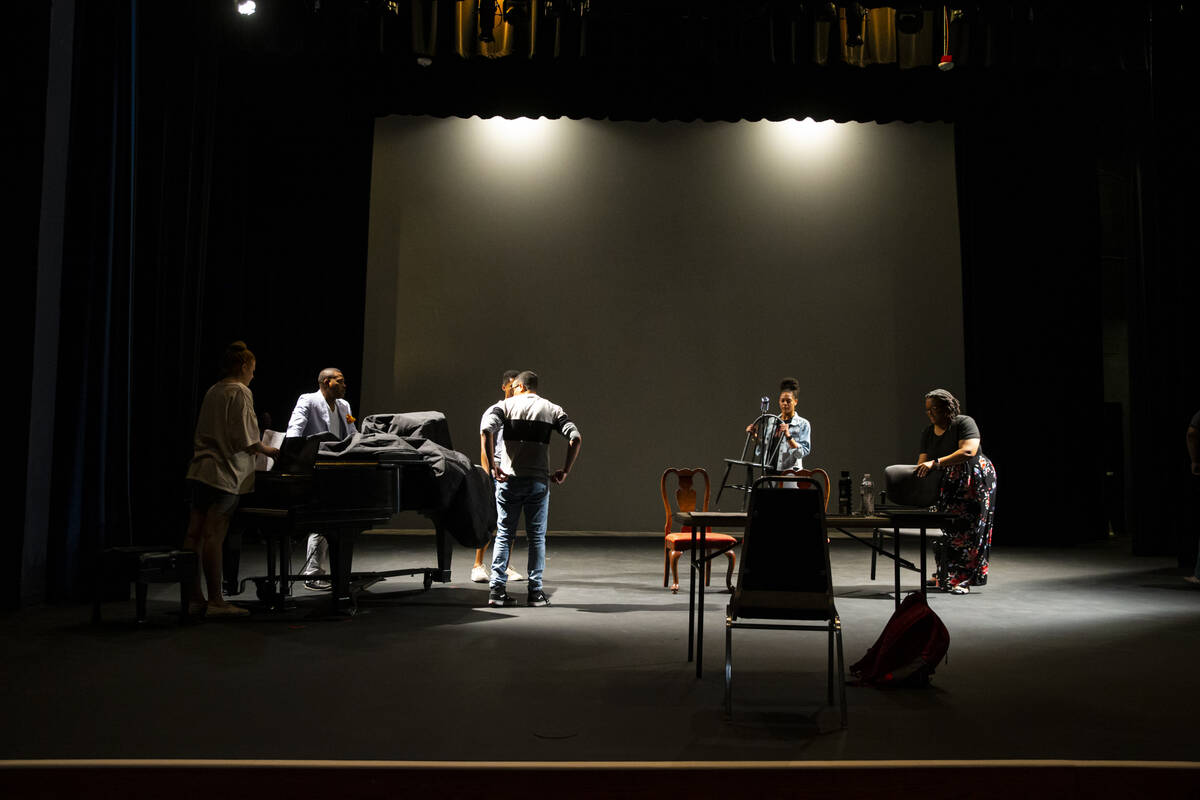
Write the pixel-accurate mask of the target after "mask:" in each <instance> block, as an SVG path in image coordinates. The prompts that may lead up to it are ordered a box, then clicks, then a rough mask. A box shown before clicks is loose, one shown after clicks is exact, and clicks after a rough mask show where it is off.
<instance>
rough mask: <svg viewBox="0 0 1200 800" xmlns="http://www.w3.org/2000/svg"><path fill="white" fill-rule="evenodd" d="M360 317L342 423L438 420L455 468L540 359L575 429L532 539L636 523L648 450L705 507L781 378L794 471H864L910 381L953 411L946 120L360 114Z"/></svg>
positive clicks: (652, 469)
mask: <svg viewBox="0 0 1200 800" xmlns="http://www.w3.org/2000/svg"><path fill="white" fill-rule="evenodd" d="M365 313H366V320H365V323H366V324H365V341H364V344H363V370H364V373H363V375H362V377H361V380H362V394H361V396H362V407H361V408H360V409H357V410H356V413H358V414H359V416H363V415H366V414H371V413H377V412H391V411H422V410H440V411H443V412H445V414H446V416H447V418H448V419H449V422H450V425H451V430H452V435H453V438H454V445H455V447H456V449H458V450H461V451H462V452H465V453H467V454H468V455H470V456H471V457H472V458H473V459H477V458H478V452H479V445H478V423H479V417H480V414H481V413H482V411H483V410H484V409H485V408H486V407H487V406H488V405H489V404H490V403H492V402H494V401H495V400H496V399H498V398H499V391H498V387H499V383H500V375H501V372H502V371H503V370H505V369H532V370H534V371H536V372H538V373H539V375H540V376H541V394H542V395H544V396H545V397H547V398H549V399H551V400H553V401H554V402H556V403H558V404H560V405H562V406H563V407H564V408H565V409H566V410H567V412H568V414H570V416H571V418H572V419H573V420H575V422H576V423H577V424H578V425H579V427H580V429H581V431H582V432H583V436H584V444H583V451H582V455H581V457H580V460H579V462H578V464H577V466H576V468H575V470H574V471H573V472H572V473H571V476H570V478H569V479H568V481H567V482H566V484H564V485H563V486H561V487H555V488H554V489H553V490H552V492H551V496H552V500H551V504H550V530H551V532H553V531H555V530H583V531H631V530H635V531H653V530H658V529H661V526H662V524H663V514H662V506H661V501H660V499H659V489H658V481H659V476H660V475H661V473H662V471H663V469H665V468H666V467H669V466H677V467H704V468H706V469H707V470H708V471H709V473H710V475H711V476H712V480H713V484H714V485H713V497H714V498H715V497H716V489H717V485H718V484H719V482H720V479H721V473H722V470H723V466H724V465H723V462H722V459H724V458H736V457H738V456H739V455H740V453H741V450H742V445H743V442H744V440H745V433H744V429H745V426H746V425H747V424H749V423H750V422H751V421H752V420H753V419H754V418H755V417H756V416H757V414H758V408H759V398H760V397H761V396H762V395H769V396H770V397H771V409H772V411H776V412H777V411H778V407H777V397H778V387H779V380H780V378H782V377H784V376H794V377H796V378H798V379H799V380H800V386H801V388H800V398H799V404H798V412H799V413H800V414H801V415H802V416H804V417H805V418H807V419H808V420H809V421H810V422H811V423H812V428H813V450H812V454H811V455H810V456H809V457H808V458H807V459H805V466H809V467H822V468H823V469H825V470H826V471H827V472H829V473H830V475H831V476H832V477H833V479H834V480H835V481H836V478H837V475H838V472H839V471H840V470H850V471H851V473H852V475H853V476H854V478H855V483H856V484H857V482H858V480H859V479H860V478H861V477H862V473H864V472H871V473H873V475H874V476H875V477H876V479H877V480H878V479H879V478H880V477H881V475H880V473H881V472H882V468H883V467H884V466H886V465H887V464H892V463H898V462H911V461H912V460H913V459H914V458H915V456H916V455H917V446H918V444H919V435H920V432H921V430H922V428H923V427H924V426H925V425H926V424H927V422H926V420H925V417H924V413H923V403H924V401H923V394H924V392H925V391H927V390H928V389H930V388H933V387H937V386H942V387H946V388H948V389H950V390H951V391H953V392H955V393H956V394H958V395H959V396H960V398H962V399H963V400H964V402H965V405H966V411H967V413H970V403H969V398H965V397H963V394H962V392H963V374H964V366H963V335H962V300H961V271H960V257H959V238H958V222H957V212H956V202H955V181H954V144H953V135H952V129H951V127H950V126H949V125H944V124H890V125H882V126H881V125H876V124H857V123H848V124H837V123H832V122H829V123H820V124H818V123H813V122H811V121H804V122H799V121H785V122H767V121H763V122H739V123H723V122H722V123H658V122H648V123H634V122H612V121H597V120H570V119H558V120H547V119H539V120H525V119H522V120H504V119H500V118H496V119H488V120H482V119H478V118H471V119H430V118H414V117H402V116H392V117H387V118H383V119H380V120H379V121H378V122H377V123H376V129H375V146H374V165H373V172H372V188H371V221H370V243H369V263H368V269H367V303H366V310H365ZM979 422H980V426H981V428H982V430H983V433H984V439H985V441H984V449H985V452H986V446H987V442H986V434H987V421H986V420H980V421H979ZM564 450H565V448H564V444H563V442H562V440H561V439H557V440H556V442H555V444H554V446H553V449H552V455H551V458H552V464H555V463H560V462H561V459H562V455H563V453H564ZM740 503H741V495H740V494H738V493H736V492H735V493H727V494H726V497H725V498H723V499H722V502H721V508H722V509H723V510H734V509H736V508H739V507H740ZM418 520H419V518H416V517H415V516H413V517H412V518H409V517H407V516H406V517H405V518H404V519H403V520H398V521H397V524H399V525H400V526H401V527H419V526H422V524H423V523H421V522H419V521H418Z"/></svg>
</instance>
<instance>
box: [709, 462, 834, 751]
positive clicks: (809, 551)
mask: <svg viewBox="0 0 1200 800" xmlns="http://www.w3.org/2000/svg"><path fill="white" fill-rule="evenodd" d="M788 482H795V483H796V487H795V488H792V487H786V488H785V487H780V486H779V484H781V483H788ZM743 619H754V620H763V622H742V621H740V620H743ZM796 623H806V624H796ZM735 628H752V629H759V630H772V629H774V630H788V631H820V632H822V633H825V634H826V636H827V639H828V668H827V673H828V676H827V694H828V702H829V703H830V705H832V704H833V703H834V695H835V691H836V694H837V698H838V700H839V701H840V706H841V712H842V727H843V728H844V727H846V685H845V680H844V678H843V675H844V671H845V668H844V664H843V657H842V621H841V618H840V617H839V616H838V611H837V607H836V606H835V605H834V600H833V577H832V571H831V570H830V567H829V539H828V538H827V536H826V533H825V511H824V508H823V506H822V501H821V494H820V488H819V487H818V485H817V483H816V481H815V480H814V479H813V478H811V477H805V476H799V475H784V476H778V475H776V476H771V477H767V478H759V479H758V480H756V481H755V482H754V492H753V493H752V494H751V495H750V508H749V511H748V517H747V520H746V534H745V537H744V538H743V539H742V563H741V568H740V569H739V570H738V582H737V588H736V589H735V590H734V592H733V597H732V598H731V599H730V603H729V606H728V607H727V608H726V611H725V713H726V715H727V716H728V715H731V714H732V713H733V691H732V686H733V631H734V629H735ZM835 649H836V657H835Z"/></svg>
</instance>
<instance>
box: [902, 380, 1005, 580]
mask: <svg viewBox="0 0 1200 800" xmlns="http://www.w3.org/2000/svg"><path fill="white" fill-rule="evenodd" d="M925 415H926V416H927V417H928V418H929V422H930V425H929V427H927V428H926V429H925V431H924V433H922V434H921V455H920V456H918V458H917V467H916V471H917V474H918V475H922V476H923V475H926V474H928V473H929V472H930V471H931V470H939V471H940V472H941V482H940V486H939V490H938V502H937V508H938V511H946V512H949V513H952V514H954V515H955V520H954V522H953V523H951V524H950V525H949V526H947V527H946V528H943V532H944V533H945V534H946V538H945V539H944V540H943V541H942V542H940V543H939V545H938V546H937V548H936V549H935V550H934V553H935V556H936V559H937V562H938V565H939V570H938V571H939V573H942V572H944V574H945V575H946V582H945V585H944V586H938V587H937V588H939V589H941V590H942V591H943V592H950V593H951V594H968V593H969V592H970V591H971V587H972V586H983V585H984V584H985V583H987V577H988V556H989V555H990V553H991V549H992V520H993V519H994V517H995V514H996V469H995V467H993V466H992V462H991V461H989V460H988V457H987V456H985V455H984V454H983V450H982V449H981V448H980V446H979V443H980V436H979V426H977V425H976V424H975V420H973V419H971V418H970V417H968V416H967V415H966V414H963V413H962V408H961V406H960V404H959V402H958V399H957V398H955V396H954V395H952V394H950V392H948V391H946V390H945V389H934V390H933V391H931V392H928V393H927V394H926V395H925Z"/></svg>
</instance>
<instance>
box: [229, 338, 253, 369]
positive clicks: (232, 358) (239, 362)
mask: <svg viewBox="0 0 1200 800" xmlns="http://www.w3.org/2000/svg"><path fill="white" fill-rule="evenodd" d="M254 360H255V358H254V353H251V352H250V348H249V347H246V343H245V342H243V341H242V340H241V339H239V340H237V341H236V342H233V343H232V344H230V345H229V346H228V347H226V348H225V352H224V353H222V354H221V374H222V375H224V376H225V377H227V378H228V377H230V376H232V375H237V374H238V373H239V372H241V371H242V367H243V366H244V365H246V364H248V363H250V362H251V361H254Z"/></svg>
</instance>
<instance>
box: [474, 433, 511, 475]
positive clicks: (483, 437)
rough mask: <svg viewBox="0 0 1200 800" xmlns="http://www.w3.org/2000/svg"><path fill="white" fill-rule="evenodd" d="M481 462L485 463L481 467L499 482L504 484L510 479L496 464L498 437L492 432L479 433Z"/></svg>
mask: <svg viewBox="0 0 1200 800" xmlns="http://www.w3.org/2000/svg"><path fill="white" fill-rule="evenodd" d="M479 460H480V461H482V462H483V463H482V464H480V466H481V467H483V468H484V469H486V470H487V471H488V473H489V474H490V475H491V476H492V477H493V478H495V479H496V480H497V481H498V482H500V483H503V482H504V481H505V480H507V479H508V476H507V475H505V474H504V470H502V469H500V465H499V464H497V463H496V435H495V434H494V433H492V432H491V431H487V430H485V431H480V432H479Z"/></svg>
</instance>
